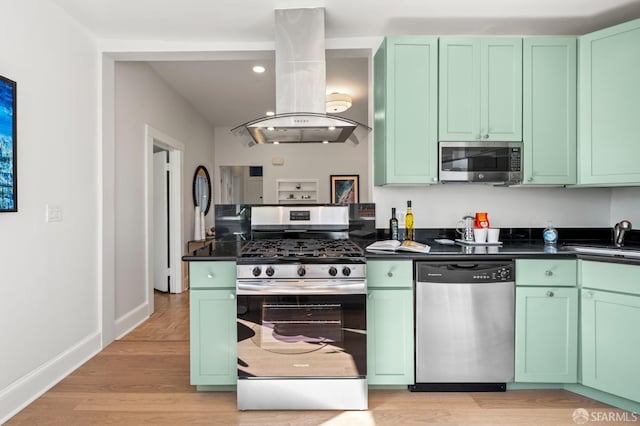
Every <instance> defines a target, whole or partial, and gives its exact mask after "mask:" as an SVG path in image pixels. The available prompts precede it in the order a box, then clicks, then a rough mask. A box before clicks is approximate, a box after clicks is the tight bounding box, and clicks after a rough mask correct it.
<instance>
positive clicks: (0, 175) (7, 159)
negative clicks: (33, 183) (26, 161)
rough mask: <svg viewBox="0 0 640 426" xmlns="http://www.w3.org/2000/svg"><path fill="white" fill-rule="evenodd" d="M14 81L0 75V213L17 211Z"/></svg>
mask: <svg viewBox="0 0 640 426" xmlns="http://www.w3.org/2000/svg"><path fill="white" fill-rule="evenodd" d="M16 152H17V149H16V82H15V81H13V80H9V79H8V78H6V77H3V76H1V75H0V213H4V212H17V211H18V187H17V176H18V174H17V173H18V172H17V164H16Z"/></svg>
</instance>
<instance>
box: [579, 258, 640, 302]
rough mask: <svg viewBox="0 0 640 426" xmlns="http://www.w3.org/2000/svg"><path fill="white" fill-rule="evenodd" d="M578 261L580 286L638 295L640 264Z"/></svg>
mask: <svg viewBox="0 0 640 426" xmlns="http://www.w3.org/2000/svg"><path fill="white" fill-rule="evenodd" d="M579 262H580V263H579V265H580V285H581V286H582V287H587V288H595V289H600V290H608V291H619V292H622V293H631V294H637V295H640V265H629V264H624V263H607V262H591V261H588V260H580V261H579Z"/></svg>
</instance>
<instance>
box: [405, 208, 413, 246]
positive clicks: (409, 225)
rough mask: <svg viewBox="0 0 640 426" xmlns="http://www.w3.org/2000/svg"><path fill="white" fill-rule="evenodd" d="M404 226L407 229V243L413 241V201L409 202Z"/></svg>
mask: <svg viewBox="0 0 640 426" xmlns="http://www.w3.org/2000/svg"><path fill="white" fill-rule="evenodd" d="M404 224H405V228H406V232H405V234H404V239H405V240H407V241H413V240H414V230H413V212H412V211H411V200H409V201H407V214H406V215H405V217H404Z"/></svg>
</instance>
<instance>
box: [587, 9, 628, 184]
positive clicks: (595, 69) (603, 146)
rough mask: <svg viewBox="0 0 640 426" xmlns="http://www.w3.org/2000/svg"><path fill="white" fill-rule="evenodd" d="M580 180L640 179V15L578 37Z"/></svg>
mask: <svg viewBox="0 0 640 426" xmlns="http://www.w3.org/2000/svg"><path fill="white" fill-rule="evenodd" d="M579 44H580V52H579V53H580V54H579V58H580V61H579V67H580V68H579V69H580V83H579V99H580V108H579V117H578V126H579V141H578V155H579V157H578V158H579V160H578V163H579V168H578V183H579V184H587V185H599V184H600V185H602V184H608V185H631V184H638V183H640V161H638V158H640V119H638V99H640V78H638V75H640V48H639V46H640V19H637V20H635V21H631V22H627V23H625V24H621V25H616V26H614V27H610V28H607V29H604V30H601V31H597V32H594V33H591V34H587V35H585V36H582V37H580V40H579Z"/></svg>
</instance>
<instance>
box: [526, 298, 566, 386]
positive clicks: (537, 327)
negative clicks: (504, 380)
mask: <svg viewBox="0 0 640 426" xmlns="http://www.w3.org/2000/svg"><path fill="white" fill-rule="evenodd" d="M577 374H578V289H577V288H566V287H517V288H516V359H515V381H516V382H542V383H576V382H577Z"/></svg>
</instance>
